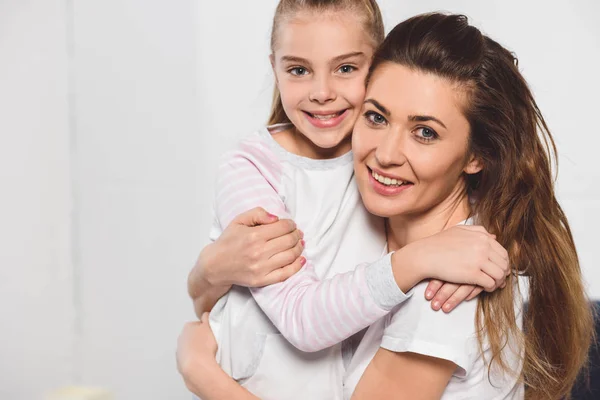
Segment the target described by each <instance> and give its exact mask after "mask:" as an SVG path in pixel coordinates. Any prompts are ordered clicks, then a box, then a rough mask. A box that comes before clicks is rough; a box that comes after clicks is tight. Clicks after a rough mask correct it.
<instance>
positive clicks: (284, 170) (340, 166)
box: [212, 129, 407, 352]
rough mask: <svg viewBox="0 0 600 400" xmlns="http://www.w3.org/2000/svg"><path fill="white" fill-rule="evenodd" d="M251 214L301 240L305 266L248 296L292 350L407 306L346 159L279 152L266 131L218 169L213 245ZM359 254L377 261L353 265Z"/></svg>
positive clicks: (325, 343) (323, 344)
mask: <svg viewBox="0 0 600 400" xmlns="http://www.w3.org/2000/svg"><path fill="white" fill-rule="evenodd" d="M255 207H263V208H264V209H266V210H267V211H268V212H270V213H272V214H275V215H278V216H279V217H281V218H291V219H294V220H295V222H296V224H297V225H298V226H299V227H300V228H301V229H302V230H303V231H304V233H305V240H306V249H305V253H304V254H305V256H306V258H307V263H306V264H305V266H304V267H303V268H302V269H301V270H300V271H299V272H298V273H297V274H295V275H293V276H292V277H290V278H289V279H287V280H286V281H284V282H281V283H277V284H274V285H270V286H267V287H263V288H254V289H251V293H252V296H253V297H254V300H255V301H256V302H257V303H258V305H259V306H260V308H261V309H262V310H263V312H264V313H265V314H266V315H267V316H268V318H269V319H270V320H271V321H272V323H273V324H274V325H275V327H276V328H277V329H278V330H279V331H280V332H281V333H282V334H283V335H284V337H285V338H286V339H287V340H288V341H289V342H290V343H291V344H293V345H294V346H295V347H296V348H298V349H300V350H302V351H306V352H314V351H319V350H321V349H324V348H327V347H329V346H332V345H334V344H336V343H339V342H341V341H342V340H344V339H346V338H348V337H350V336H351V335H352V334H354V333H356V332H358V331H360V330H361V329H363V328H365V327H367V326H369V325H371V324H372V323H373V322H375V321H376V320H378V319H379V318H381V317H383V316H384V315H386V314H387V313H388V312H389V311H390V310H391V309H392V308H393V307H394V306H396V305H397V304H399V303H401V302H402V301H404V300H405V299H406V298H407V296H406V295H405V294H404V293H402V291H401V290H400V289H399V288H398V287H397V285H396V283H395V280H394V277H393V273H392V268H391V257H390V255H389V254H388V255H385V251H384V249H385V246H384V240H382V235H381V232H379V236H377V237H375V236H376V234H371V232H373V226H372V224H370V221H371V220H370V219H369V218H372V217H369V216H368V214H367V211H366V210H364V207H363V206H362V203H361V202H360V197H359V195H358V192H357V189H356V185H355V182H354V178H353V171H352V155H351V154H346V155H345V156H342V157H340V158H338V159H334V160H312V159H306V158H302V157H299V156H296V155H293V154H291V153H289V152H287V151H285V150H284V149H283V148H282V147H280V146H279V145H278V144H277V143H276V142H275V140H274V139H273V138H272V136H271V133H270V132H269V131H268V130H267V129H264V130H261V131H259V132H258V133H256V134H254V135H252V136H250V137H249V138H247V139H245V140H244V141H242V142H241V143H240V144H239V145H238V147H237V148H236V149H235V150H234V151H232V152H230V153H228V154H227V155H226V156H225V157H224V159H223V162H222V163H221V164H220V166H219V170H218V177H217V182H216V200H215V216H216V222H215V231H214V232H213V235H212V236H213V237H212V238H213V239H214V238H216V237H218V235H219V234H220V232H221V231H222V230H223V229H224V228H225V227H227V225H229V223H230V222H231V221H232V220H233V219H234V218H235V217H236V216H237V215H239V214H241V213H243V212H245V211H247V210H250V209H252V208H255ZM378 227H380V226H378ZM373 249H377V250H375V251H373ZM363 251H364V252H365V253H367V254H365V257H370V258H366V259H364V260H363V261H367V260H377V258H379V260H377V261H375V262H374V263H359V261H358V260H360V256H361V255H362V254H361V252H363ZM357 264H358V266H356V265H357Z"/></svg>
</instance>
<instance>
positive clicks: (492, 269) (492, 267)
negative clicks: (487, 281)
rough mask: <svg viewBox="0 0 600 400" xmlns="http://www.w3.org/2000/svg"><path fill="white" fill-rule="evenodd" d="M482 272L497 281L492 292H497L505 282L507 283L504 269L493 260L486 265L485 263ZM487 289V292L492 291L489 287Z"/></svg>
mask: <svg viewBox="0 0 600 400" xmlns="http://www.w3.org/2000/svg"><path fill="white" fill-rule="evenodd" d="M482 270H483V272H485V273H486V274H488V275H489V276H490V277H492V278H493V279H494V281H495V283H494V287H493V288H491V289H492V290H491V291H494V290H496V289H497V288H498V287H500V286H501V285H502V284H503V283H504V281H506V272H505V271H504V269H502V268H501V267H499V266H498V265H497V264H496V263H494V262H493V261H491V260H488V261H487V262H486V263H484V265H483V267H482ZM485 289H486V291H490V290H488V288H487V287H485Z"/></svg>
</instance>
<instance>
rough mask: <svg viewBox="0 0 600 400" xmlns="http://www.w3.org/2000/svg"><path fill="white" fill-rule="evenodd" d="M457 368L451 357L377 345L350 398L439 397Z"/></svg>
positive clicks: (401, 399)
mask: <svg viewBox="0 0 600 400" xmlns="http://www.w3.org/2000/svg"><path fill="white" fill-rule="evenodd" d="M455 369H456V364H454V363H453V362H452V361H448V360H444V359H441V358H434V357H429V356H424V355H422V354H417V353H395V352H393V351H389V350H386V349H379V350H378V351H377V353H376V354H375V357H374V358H373V360H371V363H370V364H369V366H368V367H367V369H366V370H365V373H364V374H363V376H362V377H361V378H360V381H359V382H358V385H357V387H356V389H355V391H354V394H353V395H352V400H364V399H368V400H370V399H390V400H413V399H422V400H439V399H440V398H441V397H442V394H443V393H444V390H445V388H446V385H447V384H448V381H449V380H450V377H451V376H452V373H453V372H454V370H455Z"/></svg>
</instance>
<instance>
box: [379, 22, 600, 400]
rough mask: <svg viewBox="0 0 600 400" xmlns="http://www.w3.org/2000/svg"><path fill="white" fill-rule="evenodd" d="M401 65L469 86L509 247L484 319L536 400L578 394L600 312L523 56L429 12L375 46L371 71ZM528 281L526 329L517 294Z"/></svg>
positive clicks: (478, 150) (490, 203)
mask: <svg viewBox="0 0 600 400" xmlns="http://www.w3.org/2000/svg"><path fill="white" fill-rule="evenodd" d="M388 62H390V63H396V64H400V65H403V66H406V67H409V68H413V69H416V70H420V71H424V72H428V73H432V74H435V75H437V76H440V77H443V78H446V79H448V80H449V81H451V82H453V83H457V84H459V86H460V87H462V88H463V90H465V93H466V94H467V99H468V100H467V105H466V108H465V109H464V114H465V116H466V118H467V120H468V121H469V124H470V129H471V132H470V145H469V147H470V149H469V150H470V152H471V154H473V155H474V156H475V157H477V158H479V160H480V161H482V162H483V165H484V168H483V170H482V171H481V172H479V173H478V174H476V175H470V176H465V179H466V187H467V191H468V193H469V195H471V196H474V197H475V198H476V202H475V204H474V206H473V207H474V208H473V210H472V211H473V213H474V214H476V215H477V217H478V221H479V222H480V223H481V224H482V225H483V226H485V227H486V228H487V229H488V230H489V231H490V232H491V233H494V234H496V235H497V238H498V241H499V242H500V243H501V244H502V245H503V246H504V247H505V248H506V249H507V250H508V252H509V255H510V260H511V268H512V270H513V274H511V276H510V277H509V282H508V285H507V286H506V288H505V289H502V290H497V291H495V292H493V293H483V294H482V295H481V296H480V299H479V303H478V313H477V320H476V324H477V327H478V332H479V333H478V336H479V343H480V344H481V343H483V341H484V339H485V340H487V341H488V343H489V345H490V348H491V352H492V354H493V356H492V358H491V360H486V362H488V371H490V370H491V367H492V364H494V363H497V365H498V366H500V367H501V370H503V371H504V372H506V373H517V374H518V373H519V372H520V378H521V379H522V380H523V382H524V383H525V386H526V395H525V397H526V398H527V399H554V398H557V399H558V398H561V399H562V398H569V396H570V391H571V388H572V387H573V384H574V383H575V381H576V379H577V376H578V373H579V372H580V370H581V369H582V368H583V367H584V366H585V365H586V362H587V354H588V349H589V347H590V344H591V342H592V340H593V337H594V333H593V332H594V328H593V315H592V311H591V307H590V305H589V302H588V299H587V297H586V295H585V290H584V286H583V282H582V276H581V270H580V266H579V261H578V258H577V252H576V250H575V244H574V242H573V236H572V234H571V229H570V228H569V223H568V221H567V218H566V216H565V213H564V212H563V210H562V208H561V207H560V205H559V204H558V202H557V200H556V197H555V194H554V179H553V176H552V163H551V158H554V160H556V146H555V144H554V140H553V139H552V136H551V134H550V131H549V130H548V126H547V125H546V122H545V121H544V118H543V117H542V114H541V112H540V110H539V108H538V106H537V104H536V102H535V100H534V98H533V95H532V93H531V90H530V89H529V87H528V85H527V83H526V82H525V79H524V78H523V76H522V75H521V74H520V72H519V69H518V67H517V59H516V58H515V56H514V55H513V54H512V53H511V52H509V51H508V50H506V49H505V48H504V47H502V46H501V45H500V44H498V43H497V42H495V41H494V40H492V39H490V38H489V37H487V36H485V35H483V34H482V33H481V32H480V31H479V30H478V29H477V28H475V27H473V26H471V25H469V23H468V20H467V17H465V16H463V15H446V14H440V13H431V14H423V15H419V16H416V17H413V18H410V19H409V20H406V21H404V22H402V23H400V24H399V25H397V26H396V27H395V28H394V29H393V30H392V31H391V32H390V33H389V34H388V36H387V37H386V39H385V40H384V42H383V44H382V45H381V47H380V48H379V49H378V51H377V52H376V53H375V56H374V60H373V63H372V65H371V71H370V74H372V73H373V71H374V70H375V69H377V67H378V66H379V65H381V64H382V63H388ZM519 275H523V276H526V277H527V278H528V281H529V282H528V299H529V307H528V310H527V312H526V314H525V315H524V319H523V328H524V329H523V331H521V330H520V329H519V327H518V324H517V316H516V315H515V311H514V301H515V298H516V296H518V295H519V291H520V289H519V286H518V279H517V278H518V276H519ZM510 337H513V338H517V340H518V342H517V343H518V344H519V348H520V349H521V351H519V353H518V354H521V355H522V357H523V360H522V361H523V368H522V371H508V367H507V363H506V362H505V358H504V357H503V351H504V349H505V347H506V346H507V343H508V340H509V338H510Z"/></svg>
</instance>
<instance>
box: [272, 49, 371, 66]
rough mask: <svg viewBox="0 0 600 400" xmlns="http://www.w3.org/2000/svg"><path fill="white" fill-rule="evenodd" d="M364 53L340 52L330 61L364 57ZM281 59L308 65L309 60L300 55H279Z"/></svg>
mask: <svg viewBox="0 0 600 400" xmlns="http://www.w3.org/2000/svg"><path fill="white" fill-rule="evenodd" d="M364 55H365V53H363V52H362V51H353V52H352V53H346V54H341V55H339V56H336V57H334V58H333V59H332V60H331V63H332V64H333V63H338V62H340V61H342V60H345V59H348V58H352V57H361V56H362V57H364ZM281 61H282V62H286V61H287V62H293V63H298V64H307V65H310V61H309V60H307V59H306V58H302V57H297V56H282V57H281Z"/></svg>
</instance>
